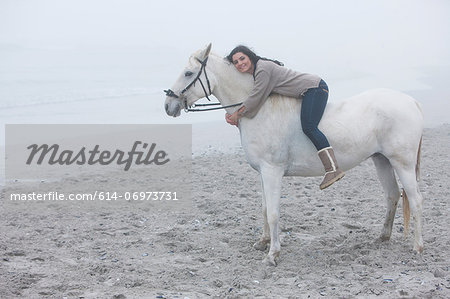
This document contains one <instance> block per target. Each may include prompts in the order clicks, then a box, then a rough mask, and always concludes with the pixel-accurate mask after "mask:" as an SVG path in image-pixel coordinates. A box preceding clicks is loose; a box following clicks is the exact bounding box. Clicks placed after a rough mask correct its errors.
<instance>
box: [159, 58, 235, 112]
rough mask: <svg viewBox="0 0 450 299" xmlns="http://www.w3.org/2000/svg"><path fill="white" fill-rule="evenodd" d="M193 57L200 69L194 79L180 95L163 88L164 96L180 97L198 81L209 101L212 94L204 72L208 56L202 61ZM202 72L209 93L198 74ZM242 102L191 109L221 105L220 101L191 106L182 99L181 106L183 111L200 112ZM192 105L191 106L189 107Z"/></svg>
mask: <svg viewBox="0 0 450 299" xmlns="http://www.w3.org/2000/svg"><path fill="white" fill-rule="evenodd" d="M195 59H197V61H198V62H200V64H201V67H200V70H199V72H198V74H197V76H196V77H195V79H194V80H192V82H191V83H189V84H188V85H187V86H186V87H185V88H184V89H183V90H182V91H181V92H180V95H177V94H176V93H175V92H173V90H171V89H167V90H164V92H165V93H166V96H168V97H172V98H176V99H181V97H182V96H183V94H184V93H185V92H186V91H188V89H189V88H191V87H192V86H195V82H197V81H199V82H200V85H201V86H202V89H203V92H204V93H205V98H207V99H208V101H211V99H210V98H209V96H210V95H211V94H212V91H211V84H210V83H209V79H208V74H207V73H206V63H207V62H208V57H206V58H205V59H204V60H203V61H202V60H200V59H198V58H197V57H195ZM202 72H204V73H205V78H206V83H207V84H208V90H209V95H208V93H207V92H206V88H205V85H204V84H203V82H202V79H200V76H201V75H202ZM241 104H242V103H238V104H233V105H227V106H221V107H214V108H203V109H192V108H195V107H204V106H218V105H222V104H220V103H209V104H193V105H192V106H188V104H187V100H184V101H183V107H184V111H185V112H201V111H212V110H218V109H225V108H229V107H235V106H239V105H241ZM191 107H192V108H191Z"/></svg>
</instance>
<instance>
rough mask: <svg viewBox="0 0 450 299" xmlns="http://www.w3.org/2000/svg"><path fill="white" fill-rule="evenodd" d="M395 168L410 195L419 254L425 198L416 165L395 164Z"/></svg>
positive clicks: (421, 247) (415, 239) (416, 246)
mask: <svg viewBox="0 0 450 299" xmlns="http://www.w3.org/2000/svg"><path fill="white" fill-rule="evenodd" d="M392 166H393V167H394V168H395V171H396V172H397V175H398V177H399V178H400V181H401V182H402V185H403V188H404V189H405V191H406V194H407V195H408V196H407V197H408V202H409V206H410V209H411V214H412V215H413V219H414V250H416V251H417V252H422V251H423V239H422V205H423V197H422V194H420V191H419V184H418V182H417V176H416V169H415V165H410V166H405V164H404V163H394V162H392Z"/></svg>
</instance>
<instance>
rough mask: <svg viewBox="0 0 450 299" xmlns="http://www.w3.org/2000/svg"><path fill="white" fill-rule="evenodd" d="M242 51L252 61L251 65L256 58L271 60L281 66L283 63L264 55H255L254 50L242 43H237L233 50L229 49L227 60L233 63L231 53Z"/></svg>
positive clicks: (255, 61)
mask: <svg viewBox="0 0 450 299" xmlns="http://www.w3.org/2000/svg"><path fill="white" fill-rule="evenodd" d="M239 52H241V53H244V54H245V55H247V56H248V58H249V59H250V61H251V62H252V63H253V65H256V63H257V62H258V60H260V59H261V60H267V61H272V62H273V63H276V64H278V65H281V66H283V65H284V64H283V63H282V62H280V61H278V60H274V59H269V58H265V57H261V56H258V55H256V53H255V52H253V51H252V50H250V49H249V48H248V47H247V46H243V45H239V46H237V47H236V48H234V49H233V50H231V52H230V54H228V56H227V57H226V58H227V59H228V61H229V62H231V63H233V55H234V54H236V53H239Z"/></svg>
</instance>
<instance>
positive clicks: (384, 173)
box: [372, 154, 400, 241]
mask: <svg viewBox="0 0 450 299" xmlns="http://www.w3.org/2000/svg"><path fill="white" fill-rule="evenodd" d="M372 160H373V162H374V164H375V167H376V169H377V174H378V178H379V180H380V183H381V185H382V186H383V190H384V195H385V198H386V202H387V211H386V218H385V220H384V225H383V230H382V232H381V236H380V239H381V240H382V241H386V240H389V239H390V238H391V234H392V225H393V224H394V217H395V211H396V210H397V204H398V200H399V199H400V191H399V188H398V184H397V180H396V178H395V174H394V169H393V168H392V165H391V163H390V162H389V160H388V159H387V158H386V157H385V156H383V155H381V154H376V155H374V156H372Z"/></svg>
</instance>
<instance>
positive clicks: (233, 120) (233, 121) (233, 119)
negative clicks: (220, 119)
mask: <svg viewBox="0 0 450 299" xmlns="http://www.w3.org/2000/svg"><path fill="white" fill-rule="evenodd" d="M244 110H245V106H242V107H241V108H240V109H239V110H237V111H236V112H234V113H233V114H229V113H227V114H225V120H226V121H227V123H229V124H230V125H232V126H236V127H237V126H238V124H239V119H240V118H241V113H242V112H243V111H244Z"/></svg>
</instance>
